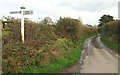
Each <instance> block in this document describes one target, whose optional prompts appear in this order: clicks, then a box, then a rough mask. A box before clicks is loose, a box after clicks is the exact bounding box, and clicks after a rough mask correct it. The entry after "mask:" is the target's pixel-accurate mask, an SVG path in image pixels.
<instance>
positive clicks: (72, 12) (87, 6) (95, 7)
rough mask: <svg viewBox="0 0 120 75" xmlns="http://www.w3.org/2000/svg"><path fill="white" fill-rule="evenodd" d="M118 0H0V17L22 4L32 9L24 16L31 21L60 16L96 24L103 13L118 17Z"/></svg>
mask: <svg viewBox="0 0 120 75" xmlns="http://www.w3.org/2000/svg"><path fill="white" fill-rule="evenodd" d="M118 1H119V0H0V9H1V11H0V17H2V16H14V17H19V18H20V17H21V16H20V15H10V14H9V12H10V11H18V10H20V6H22V5H24V6H25V7H26V10H33V12H34V14H33V15H30V16H25V17H27V18H29V19H31V20H33V21H38V18H41V19H42V18H44V17H47V16H49V17H51V18H52V19H53V21H55V20H58V19H59V17H60V16H62V17H71V18H76V19H78V18H79V17H80V18H81V20H82V22H83V23H84V24H89V23H90V24H92V25H97V24H98V22H99V21H98V20H99V18H100V17H101V16H102V15H104V14H109V15H111V16H114V18H115V19H117V18H118Z"/></svg>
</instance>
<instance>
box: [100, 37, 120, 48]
mask: <svg viewBox="0 0 120 75" xmlns="http://www.w3.org/2000/svg"><path fill="white" fill-rule="evenodd" d="M101 40H102V41H103V43H104V44H105V45H106V46H108V47H110V48H112V49H115V50H120V44H116V43H114V41H110V40H108V38H107V37H105V36H103V35H102V36H101Z"/></svg>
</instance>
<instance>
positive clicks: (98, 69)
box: [62, 36, 118, 73]
mask: <svg viewBox="0 0 120 75" xmlns="http://www.w3.org/2000/svg"><path fill="white" fill-rule="evenodd" d="M84 47H85V49H86V50H88V55H87V56H86V58H85V60H84V63H83V65H80V59H79V61H78V62H77V63H76V64H74V65H73V66H72V67H70V68H69V69H67V70H65V71H64V72H62V73H118V53H117V52H114V51H112V50H110V49H109V48H108V47H106V46H104V45H103V43H102V42H101V41H100V37H99V36H97V37H93V38H89V39H87V40H86V42H85V43H84Z"/></svg>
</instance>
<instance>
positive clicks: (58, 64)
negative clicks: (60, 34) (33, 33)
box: [24, 34, 96, 73]
mask: <svg viewBox="0 0 120 75" xmlns="http://www.w3.org/2000/svg"><path fill="white" fill-rule="evenodd" d="M95 35H96V34H93V35H86V36H82V37H81V38H80V41H79V42H78V41H74V42H73V43H72V45H74V46H71V45H69V46H68V49H69V50H72V52H71V53H70V54H68V51H65V54H64V58H62V59H60V60H57V61H54V62H55V63H54V64H51V65H49V66H47V67H44V68H39V67H34V68H26V69H25V70H24V72H25V73H57V72H60V71H61V70H63V69H65V68H68V67H70V66H71V65H72V64H74V63H75V62H77V61H78V59H79V58H80V55H81V48H82V46H83V43H84V41H85V40H86V39H87V38H89V37H92V36H95ZM64 43H65V44H64V46H67V43H66V42H64Z"/></svg>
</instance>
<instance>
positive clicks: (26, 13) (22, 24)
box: [10, 6, 33, 43]
mask: <svg viewBox="0 0 120 75" xmlns="http://www.w3.org/2000/svg"><path fill="white" fill-rule="evenodd" d="M20 9H21V11H12V12H10V14H21V39H22V43H24V15H32V14H33V11H32V10H24V9H25V7H24V6H22V7H20Z"/></svg>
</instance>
